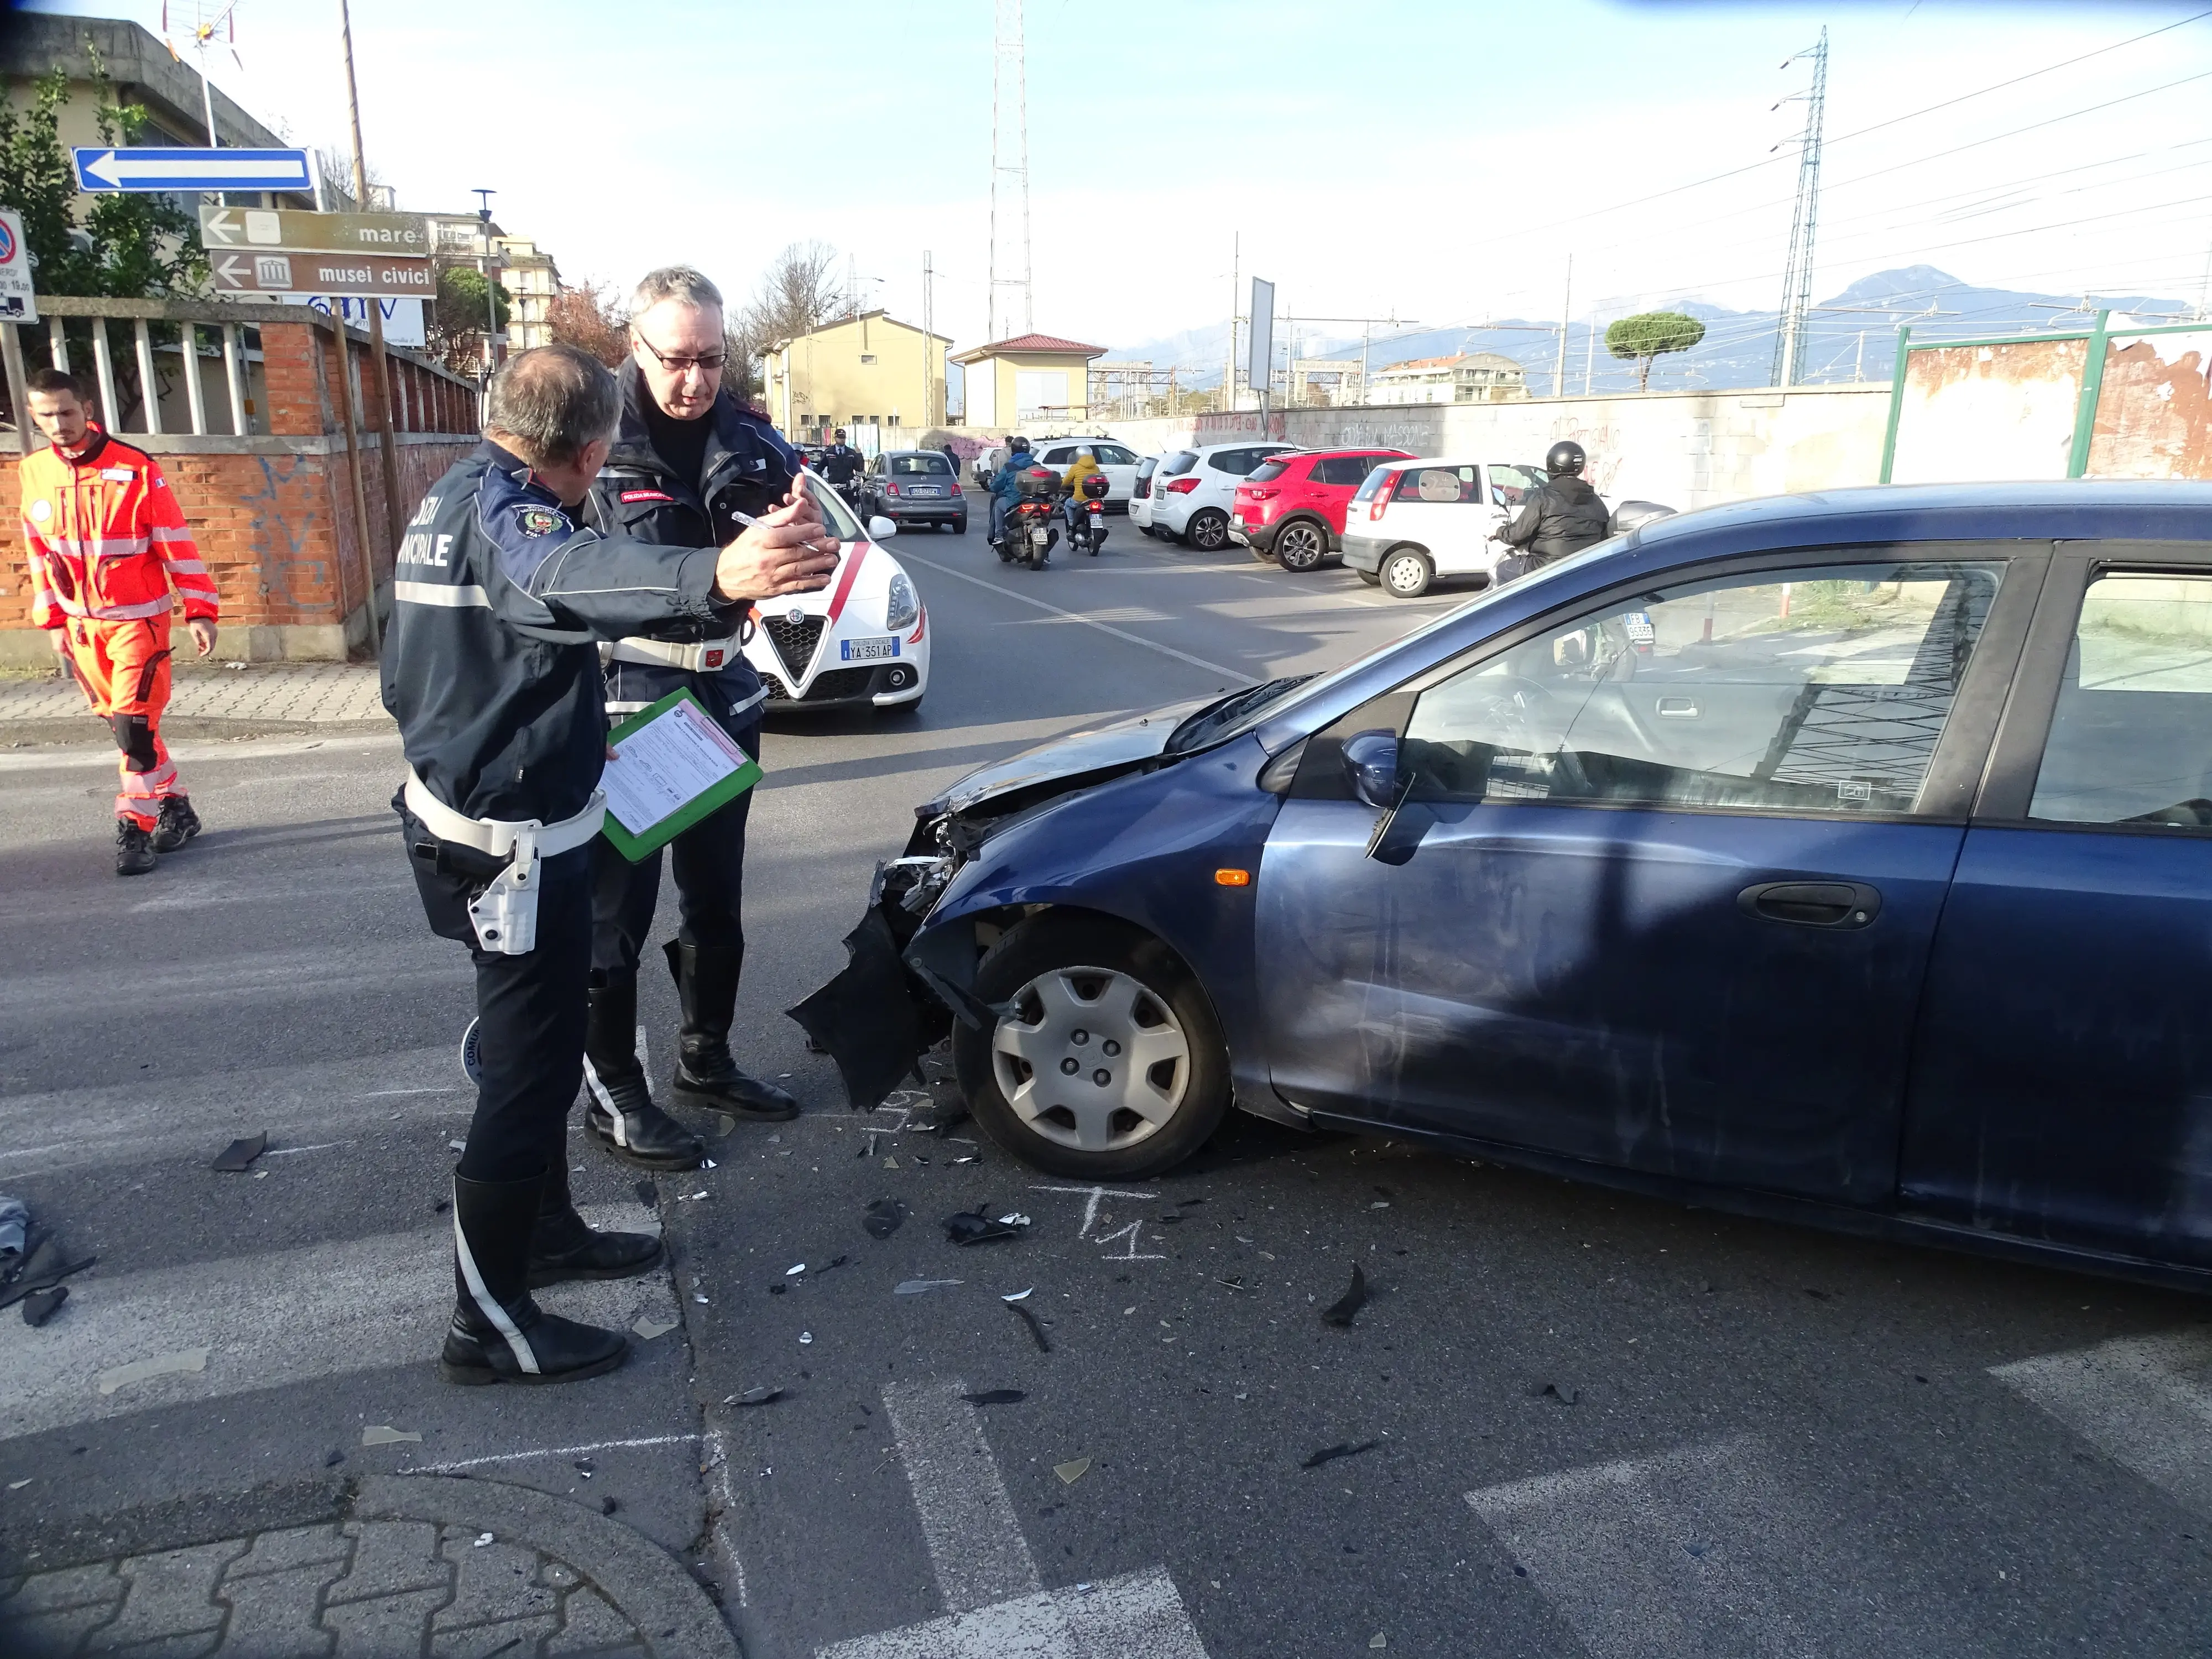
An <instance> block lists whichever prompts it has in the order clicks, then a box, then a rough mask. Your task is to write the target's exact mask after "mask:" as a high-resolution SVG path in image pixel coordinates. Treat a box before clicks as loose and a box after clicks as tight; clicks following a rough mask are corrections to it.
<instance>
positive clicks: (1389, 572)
mask: <svg viewBox="0 0 2212 1659" xmlns="http://www.w3.org/2000/svg"><path fill="white" fill-rule="evenodd" d="M1434 574H1436V571H1435V569H1434V568H1433V567H1432V566H1431V564H1430V563H1429V556H1428V555H1427V554H1425V553H1423V552H1419V551H1418V550H1415V549H1413V548H1410V547H1408V548H1403V549H1401V550H1399V551H1397V552H1395V553H1393V554H1392V555H1390V556H1389V558H1387V559H1385V560H1383V586H1384V587H1386V588H1388V589H1389V591H1390V592H1391V594H1392V595H1393V596H1394V597H1395V598H1398V599H1419V598H1420V597H1421V595H1422V594H1424V593H1425V592H1428V591H1429V579H1430V578H1431V576H1433V575H1434Z"/></svg>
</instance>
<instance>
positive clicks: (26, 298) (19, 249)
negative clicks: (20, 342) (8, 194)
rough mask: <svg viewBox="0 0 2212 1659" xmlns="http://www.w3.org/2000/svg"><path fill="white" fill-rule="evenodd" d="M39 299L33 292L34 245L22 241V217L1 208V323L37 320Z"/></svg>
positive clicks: (11, 209) (13, 210)
mask: <svg viewBox="0 0 2212 1659" xmlns="http://www.w3.org/2000/svg"><path fill="white" fill-rule="evenodd" d="M38 320H39V301H38V298H37V296H36V295H33V293H32V292H31V246H30V244H29V243H27V242H26V241H25V240H23V216H22V215H21V214H19V213H17V212H16V211H15V209H13V208H0V322H7V323H35V322H37V321H38Z"/></svg>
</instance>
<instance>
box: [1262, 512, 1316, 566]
mask: <svg viewBox="0 0 2212 1659" xmlns="http://www.w3.org/2000/svg"><path fill="white" fill-rule="evenodd" d="M1327 557H1328V531H1326V530H1324V529H1322V527H1321V526H1319V525H1318V524H1316V523H1315V522H1314V521H1313V520H1311V519H1293V520H1291V521H1290V523H1288V524H1286V525H1285V526H1283V527H1282V529H1281V530H1280V531H1279V532H1277V533H1276V536H1275V562H1276V563H1278V564H1279V565H1281V566H1282V567H1283V568H1284V569H1285V570H1296V571H1300V572H1304V571H1308V570H1318V569H1320V568H1321V562H1322V560H1323V559H1325V558H1327Z"/></svg>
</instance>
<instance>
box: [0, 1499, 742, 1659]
mask: <svg viewBox="0 0 2212 1659" xmlns="http://www.w3.org/2000/svg"><path fill="white" fill-rule="evenodd" d="M464 1485H465V1486H467V1487H468V1488H470V1489H471V1490H469V1491H467V1492H465V1493H463V1494H462V1495H460V1496H459V1497H454V1496H452V1495H451V1494H453V1493H455V1492H460V1489H461V1487H462V1486H464ZM368 1486H369V1487H370V1488H371V1491H370V1492H369V1493H368V1497H367V1498H365V1499H363V1500H362V1501H359V1502H356V1504H355V1505H354V1513H353V1516H352V1517H351V1518H349V1519H344V1520H339V1521H333V1522H325V1523H322V1524H319V1525H314V1526H305V1527H286V1528H277V1529H272V1530H270V1531H266V1532H260V1533H256V1534H250V1535H248V1536H246V1537H241V1538H226V1539H220V1540H217V1541H214V1542H212V1543H204V1544H195V1545H192V1546H191V1547H185V1548H180V1549H171V1550H162V1551H158V1552H154V1553H146V1554H140V1555H131V1556H125V1557H123V1558H121V1559H116V1560H109V1561H100V1562H94V1563H90V1564H88V1565H77V1566H70V1567H64V1568H60V1569H57V1570H55V1571H49V1572H39V1573H32V1574H29V1575H27V1576H25V1577H17V1578H14V1579H8V1580H0V1651H4V1652H5V1653H7V1654H8V1655H9V1656H10V1659H80V1656H86V1659H88V1656H92V1655H97V1654H130V1655H134V1656H139V1655H144V1656H154V1655H159V1656H161V1659H199V1656H205V1655H222V1656H226V1659H295V1656H310V1655H313V1656H324V1659H447V1656H451V1659H489V1656H491V1655H494V1654H499V1655H512V1656H514V1659H522V1656H525V1655H562V1656H584V1655H619V1654H629V1655H638V1656H678V1655H681V1656H684V1659H692V1656H705V1659H719V1656H723V1655H728V1656H732V1659H734V1656H735V1655H736V1653H737V1646H736V1644H735V1642H734V1640H733V1639H732V1638H731V1637H730V1635H729V1633H728V1631H727V1628H726V1626H724V1625H723V1624H722V1623H721V1620H720V1615H719V1614H718V1613H716V1612H715V1611H714V1607H713V1604H712V1603H711V1602H710V1601H708V1598H707V1596H706V1595H705V1594H704V1592H702V1590H700V1589H698V1588H697V1586H696V1584H695V1583H692V1582H691V1581H690V1579H689V1578H688V1577H685V1575H684V1572H683V1570H682V1569H681V1568H680V1567H679V1566H678V1565H677V1564H676V1563H675V1562H674V1561H673V1560H671V1559H670V1558H669V1557H667V1556H666V1555H665V1554H663V1553H660V1552H659V1551H658V1550H656V1549H654V1548H653V1546H652V1545H650V1544H648V1543H647V1542H646V1541H644V1540H643V1539H642V1538H641V1537H640V1536H639V1535H638V1534H635V1533H633V1532H631V1531H630V1530H629V1528H625V1527H623V1526H620V1525H619V1524H618V1523H617V1522H611V1521H606V1520H604V1519H602V1518H601V1517H600V1516H596V1515H592V1514H590V1513H588V1512H586V1511H583V1510H577V1509H575V1508H574V1506H573V1505H569V1504H564V1503H562V1501H561V1500H558V1499H555V1498H547V1497H545V1496H544V1494H541V1493H536V1492H525V1491H522V1490H520V1489H518V1488H513V1487H500V1486H496V1485H495V1483H489V1482H468V1483H457V1482H453V1481H450V1480H435V1479H433V1480H410V1481H399V1480H390V1479H385V1480H372V1481H371V1482H369V1483H368ZM441 1489H442V1491H443V1492H444V1493H445V1494H447V1495H446V1496H444V1497H442V1498H441V1496H440V1493H441ZM394 1511H407V1512H408V1513H394ZM422 1515H431V1516H436V1517H438V1518H428V1519H425V1518H415V1517H416V1516H422ZM525 1530H526V1531H527V1532H528V1533H529V1534H532V1535H531V1536H528V1537H526V1536H524V1535H523V1534H524V1531H525Z"/></svg>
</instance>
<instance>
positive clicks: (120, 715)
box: [22, 368, 216, 876]
mask: <svg viewBox="0 0 2212 1659" xmlns="http://www.w3.org/2000/svg"><path fill="white" fill-rule="evenodd" d="M28 402H29V404H30V416H31V419H32V420H33V422H35V423H36V424H37V426H38V428H39V430H40V432H42V433H44V434H45V435H46V438H47V440H48V441H49V443H50V445H51V447H48V448H46V449H41V450H40V451H38V452H36V453H33V454H27V455H25V456H24V457H23V462H22V497H23V545H24V547H25V549H26V550H27V551H28V552H29V554H30V556H31V621H32V623H33V625H35V626H37V627H40V628H46V629H52V630H53V635H54V650H55V651H56V652H57V653H58V654H59V655H60V657H61V659H62V660H63V661H64V663H66V664H68V665H69V666H70V670H71V671H72V672H74V673H75V674H76V680H77V684H79V685H81V686H82V687H83V688H84V693H85V696H88V698H90V699H91V701H92V712H93V713H94V714H98V715H99V716H100V718H101V719H103V720H106V722H107V723H108V725H109V726H111V727H112V728H113V730H114V732H115V746H116V747H117V748H118V749H120V750H122V751H123V757H122V760H121V762H120V763H119V764H120V770H121V772H122V775H123V787H122V790H121V792H120V793H118V794H117V796H116V797H115V817H116V824H115V873H116V874H117V875H118V876H137V875H143V874H144V873H145V872H147V871H149V870H151V869H152V868H153V867H154V864H155V854H157V853H173V852H174V851H176V849H177V848H179V847H182V846H183V845H184V844H185V842H188V841H190V840H191V838H192V837H193V836H196V835H197V834H199V831H200V820H199V815H198V814H197V813H196V812H194V811H192V803H191V799H190V798H189V797H188V796H186V795H185V792H184V790H183V788H182V787H180V786H179V783H178V781H177V767H176V763H175V762H174V761H172V760H171V759H170V758H169V751H168V749H167V746H166V745H165V744H163V743H162V741H161V711H162V709H164V708H167V706H168V702H169V648H170V647H169V613H170V610H171V608H172V604H173V601H172V598H171V594H170V586H171V584H172V583H173V584H174V585H175V588H176V597H177V598H180V599H183V600H184V602H185V627H186V628H187V629H190V630H191V636H192V643H193V644H194V645H195V646H197V647H198V648H199V653H200V655H202V656H203V657H204V656H206V655H207V654H208V653H210V652H211V651H213V650H214V649H215V623H216V590H215V580H214V579H213V578H212V577H210V575H209V574H208V569H207V566H206V565H205V564H204V563H202V562H201V561H200V556H199V550H198V549H197V548H196V547H195V546H194V545H193V544H192V532H191V531H190V530H189V529H188V528H186V527H185V515H184V512H183V509H182V508H180V507H178V505H177V500H176V497H175V496H173V495H171V494H170V493H169V484H168V480H167V479H166V478H164V477H162V476H161V468H160V467H159V466H157V465H155V461H154V458H153V457H152V456H151V455H149V454H148V453H146V452H145V451H144V450H143V449H134V448H132V447H131V446H130V445H129V444H126V443H125V442H123V441H121V440H119V439H117V438H112V437H110V436H109V435H107V434H106V433H105V432H103V431H101V430H100V428H99V427H98V426H97V425H96V424H94V422H92V421H90V420H88V418H87V417H86V415H85V406H84V394H83V392H82V389H81V388H80V387H79V386H78V385H77V383H76V380H75V379H74V378H72V377H71V376H70V375H68V374H64V373H62V372H61V371H60V370H59V369H54V368H42V369H40V370H38V371H36V372H35V373H33V374H32V375H31V377H30V397H29V399H28Z"/></svg>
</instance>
